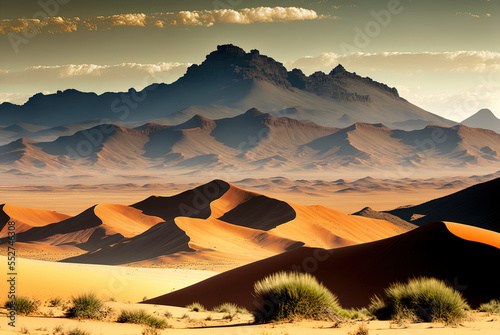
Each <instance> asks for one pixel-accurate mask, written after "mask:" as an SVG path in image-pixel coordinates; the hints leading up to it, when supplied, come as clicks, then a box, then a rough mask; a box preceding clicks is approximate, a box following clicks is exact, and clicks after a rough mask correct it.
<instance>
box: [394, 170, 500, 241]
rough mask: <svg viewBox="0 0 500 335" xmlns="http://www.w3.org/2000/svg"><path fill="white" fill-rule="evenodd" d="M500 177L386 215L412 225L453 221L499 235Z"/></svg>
mask: <svg viewBox="0 0 500 335" xmlns="http://www.w3.org/2000/svg"><path fill="white" fill-rule="evenodd" d="M499 202H500V178H496V179H493V180H490V181H487V182H484V183H480V184H477V185H474V186H471V187H468V188H466V189H464V190H462V191H459V192H456V193H453V194H450V195H447V196H445V197H442V198H438V199H434V200H431V201H428V202H426V203H423V204H420V205H417V206H411V207H404V208H398V209H394V210H392V211H388V213H390V214H392V215H395V216H397V217H400V218H401V219H403V220H405V221H408V222H411V223H413V224H415V225H418V226H422V225H424V224H427V223H429V222H433V221H436V220H442V221H453V222H459V223H464V224H468V225H471V226H476V227H479V228H484V229H488V230H492V231H496V232H499V233H500V207H499V206H498V204H499Z"/></svg>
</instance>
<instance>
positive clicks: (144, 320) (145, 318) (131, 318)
mask: <svg viewBox="0 0 500 335" xmlns="http://www.w3.org/2000/svg"><path fill="white" fill-rule="evenodd" d="M116 321H117V322H120V323H135V324H139V325H145V326H148V327H151V328H155V329H165V328H167V327H168V323H167V321H166V320H165V319H162V318H159V317H156V316H154V315H151V314H149V313H147V312H146V311H145V310H143V309H134V310H122V311H121V313H120V315H119V316H118V319H117V320H116Z"/></svg>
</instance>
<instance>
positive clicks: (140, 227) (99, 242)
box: [17, 205, 162, 253]
mask: <svg viewBox="0 0 500 335" xmlns="http://www.w3.org/2000/svg"><path fill="white" fill-rule="evenodd" d="M33 211H36V210H31V211H30V210H29V209H27V210H24V209H21V210H18V212H20V215H24V216H21V217H22V218H26V217H28V215H29V214H32V213H33ZM46 212H48V211H46ZM41 213H42V214H43V213H45V212H44V211H42V212H41ZM50 213H52V212H49V214H50ZM37 214H38V212H34V213H33V216H36V215H37ZM56 214H57V213H56ZM40 217H41V218H42V219H45V220H46V222H45V223H46V224H45V225H43V224H39V225H38V226H36V227H32V228H31V229H28V230H25V231H21V232H18V236H17V240H18V241H19V242H25V246H26V248H27V249H30V245H29V244H35V245H34V247H33V250H36V249H37V246H36V245H41V244H42V245H43V244H45V245H47V246H50V247H51V249H54V248H53V246H67V245H73V246H77V247H78V248H80V249H82V250H87V251H93V250H96V249H98V248H101V247H103V246H106V245H109V244H113V243H116V242H119V241H120V240H123V239H124V238H131V237H133V236H135V235H138V234H141V233H143V232H145V231H146V230H148V229H149V228H150V227H152V226H154V225H156V224H157V223H159V222H162V219H160V218H158V217H153V216H147V215H144V214H142V212H141V211H140V210H138V209H135V208H132V207H129V206H124V205H96V206H94V207H91V208H89V209H87V210H85V211H84V212H82V213H80V214H79V215H77V216H74V217H68V216H60V218H62V220H59V221H58V222H54V223H50V222H47V221H50V219H51V218H52V217H56V218H57V216H55V215H52V216H48V215H46V217H45V218H44V217H43V216H41V215H40ZM40 222H42V223H43V221H40ZM53 251H55V250H53ZM56 253H57V252H56Z"/></svg>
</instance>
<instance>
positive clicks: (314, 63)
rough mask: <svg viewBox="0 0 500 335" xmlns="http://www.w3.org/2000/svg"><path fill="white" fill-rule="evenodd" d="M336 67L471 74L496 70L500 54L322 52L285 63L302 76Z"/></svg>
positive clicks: (474, 52) (473, 52) (497, 69)
mask: <svg viewBox="0 0 500 335" xmlns="http://www.w3.org/2000/svg"><path fill="white" fill-rule="evenodd" d="M338 64H342V65H344V66H345V67H346V68H347V69H348V70H349V69H351V71H352V70H356V71H390V72H399V73H404V74H414V73H421V72H474V73H491V72H499V71H500V53H498V52H491V51H454V52H416V53H412V52H381V53H362V52H356V53H352V54H349V55H340V54H336V53H322V54H320V55H319V56H317V57H303V58H300V59H298V60H296V61H292V62H285V66H286V67H287V68H288V69H292V68H295V67H297V68H300V69H302V70H303V71H304V72H306V73H312V72H315V71H326V72H329V71H330V70H331V69H332V68H333V67H335V66H336V65H338Z"/></svg>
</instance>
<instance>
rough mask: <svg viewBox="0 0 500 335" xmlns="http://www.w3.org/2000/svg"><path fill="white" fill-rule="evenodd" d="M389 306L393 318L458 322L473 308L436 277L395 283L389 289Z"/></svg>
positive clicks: (387, 291)
mask: <svg viewBox="0 0 500 335" xmlns="http://www.w3.org/2000/svg"><path fill="white" fill-rule="evenodd" d="M385 294H386V296H387V307H388V310H389V311H390V315H391V317H392V318H393V319H411V320H415V321H424V322H433V321H444V322H446V323H456V322H458V321H459V320H461V319H462V318H463V317H464V316H465V310H466V309H468V308H469V306H468V305H467V303H466V301H465V300H464V298H463V297H462V294H461V293H459V292H457V291H455V290H453V289H452V288H451V287H448V286H446V284H445V283H444V282H442V281H440V280H438V279H435V278H425V277H423V278H415V279H410V280H409V281H408V283H406V284H403V283H394V284H392V285H390V286H389V287H388V288H387V289H386V290H385Z"/></svg>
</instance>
